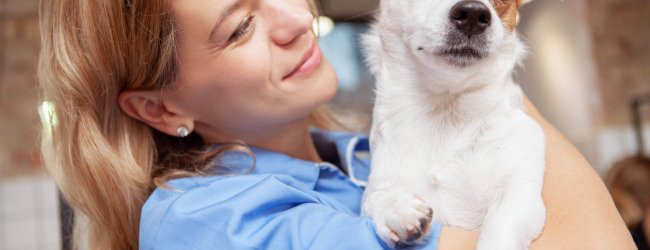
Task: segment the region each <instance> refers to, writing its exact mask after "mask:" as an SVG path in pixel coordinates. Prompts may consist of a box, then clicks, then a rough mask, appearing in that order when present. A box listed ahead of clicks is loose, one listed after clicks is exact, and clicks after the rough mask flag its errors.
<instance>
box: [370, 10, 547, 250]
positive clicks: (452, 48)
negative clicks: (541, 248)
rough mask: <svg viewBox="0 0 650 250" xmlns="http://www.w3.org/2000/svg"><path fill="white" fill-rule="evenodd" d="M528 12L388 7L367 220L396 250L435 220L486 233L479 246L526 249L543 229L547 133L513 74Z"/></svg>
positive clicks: (378, 58) (381, 36)
mask: <svg viewBox="0 0 650 250" xmlns="http://www.w3.org/2000/svg"><path fill="white" fill-rule="evenodd" d="M497 2H498V3H497ZM477 3H479V4H483V5H484V7H487V9H488V11H489V14H490V15H488V18H489V17H490V16H491V17H492V20H487V19H486V18H485V15H486V14H485V8H484V7H481V6H479V5H478V4H477ZM521 4H523V3H521V2H519V1H517V0H490V1H488V0H478V1H459V0H410V1H403V0H382V2H381V13H380V15H379V17H378V20H377V23H376V24H375V26H374V27H373V29H372V30H371V33H370V34H368V35H367V36H366V37H365V39H364V43H365V45H366V46H367V48H368V51H367V52H368V53H367V54H368V57H369V64H370V66H371V70H372V71H373V73H374V74H375V76H376V78H377V98H376V104H375V109H374V120H373V127H372V131H371V135H370V136H371V147H372V151H373V152H372V153H373V158H372V162H373V167H372V172H371V175H370V180H369V184H368V187H367V189H366V193H365V195H364V203H363V208H362V212H363V213H364V214H365V215H367V216H369V217H371V218H372V219H373V220H374V221H375V223H376V224H377V230H378V233H379V234H380V236H381V237H382V239H384V240H385V241H386V242H388V243H390V244H393V246H395V245H399V244H411V243H414V242H416V241H417V240H418V239H419V238H421V236H422V235H424V234H426V230H427V227H428V224H429V222H430V221H433V222H434V223H442V224H444V225H448V226H451V227H456V228H460V229H464V230H471V231H480V232H481V235H480V238H479V243H478V244H479V245H478V248H479V249H498V250H508V249H526V248H527V247H529V245H530V243H531V241H532V240H534V239H535V238H536V237H537V236H538V235H539V233H540V232H541V230H542V228H543V225H544V222H545V215H546V214H545V208H544V204H543V201H542V197H541V191H542V183H543V176H544V135H543V131H542V129H541V128H540V127H539V125H537V123H535V122H534V121H533V120H532V119H531V118H529V117H528V116H527V115H526V114H525V113H524V111H523V94H522V92H521V89H520V88H519V86H518V85H516V84H515V83H514V82H513V80H512V76H511V74H512V70H513V68H514V67H515V65H516V64H517V62H518V60H520V57H521V55H522V54H524V48H523V45H522V44H521V42H520V41H519V39H518V38H517V35H516V33H515V31H514V26H515V24H516V21H515V20H516V17H517V10H518V7H519V6H520V5H521ZM506 5H507V6H506ZM458 6H460V7H458ZM459 9H461V10H459ZM478 9H480V10H478ZM465 10H469V12H471V13H470V14H469V17H470V19H471V18H473V16H472V15H477V16H476V18H477V22H478V23H477V25H479V24H480V25H482V26H481V27H478V28H477V27H476V26H471V24H470V26H469V27H467V26H466V25H465V23H463V22H462V21H464V20H465V19H463V18H466V17H467V15H466V14H467V13H463V11H465ZM475 12H480V13H478V14H477V13H475ZM513 15H514V16H513ZM497 16H498V18H497ZM459 20H460V21H459ZM486 20H487V21H486ZM475 21H476V20H475ZM486 24H487V27H484V26H485V25H486ZM428 208H431V209H432V210H433V213H432V218H431V217H430V216H431V214H430V210H428Z"/></svg>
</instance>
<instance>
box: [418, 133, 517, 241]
mask: <svg viewBox="0 0 650 250" xmlns="http://www.w3.org/2000/svg"><path fill="white" fill-rule="evenodd" d="M524 129H525V128H522V127H521V126H519V127H518V126H508V125H505V124H502V126H496V127H492V128H489V129H486V130H485V131H475V132H473V133H458V134H453V133H452V134H449V135H446V136H443V135H441V137H443V140H445V141H446V143H444V144H440V146H439V148H437V149H433V148H430V149H425V150H430V152H435V153H432V154H429V155H428V156H427V158H428V159H425V160H424V161H423V162H429V163H431V164H428V165H421V167H420V169H418V171H417V172H419V173H416V174H419V175H420V176H421V177H420V178H421V180H422V182H420V183H419V185H420V187H419V188H421V190H424V196H425V197H426V198H425V199H426V200H427V202H428V204H429V205H430V206H431V207H432V208H433V210H434V211H436V212H435V215H434V220H435V221H437V222H440V223H443V224H445V225H450V226H454V227H458V228H462V229H465V230H472V231H479V230H480V229H481V225H482V222H483V221H484V218H485V216H486V214H487V213H488V211H490V210H491V208H492V206H493V205H494V204H496V203H497V201H498V200H499V197H500V195H501V194H502V192H503V186H504V185H505V184H506V183H508V182H509V177H510V176H512V175H513V174H514V173H515V172H516V171H522V170H521V169H517V168H515V166H512V165H511V164H508V162H511V161H512V160H513V159H516V158H518V157H519V153H520V152H521V150H519V151H518V149H517V145H521V143H520V141H522V140H526V138H521V137H516V136H513V134H519V133H518V130H524ZM422 155H425V154H422ZM414 178H415V177H414Z"/></svg>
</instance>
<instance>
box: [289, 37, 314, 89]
mask: <svg viewBox="0 0 650 250" xmlns="http://www.w3.org/2000/svg"><path fill="white" fill-rule="evenodd" d="M322 60H323V53H322V52H321V50H320V47H318V43H317V42H316V40H314V42H313V43H312V46H311V47H310V48H309V49H308V50H307V51H306V52H305V55H304V56H303V57H302V60H300V63H298V65H297V66H296V67H295V68H294V70H293V71H292V72H291V73H290V74H289V75H287V76H285V77H284V78H283V80H287V79H291V78H296V77H299V76H304V75H308V74H310V73H311V72H313V71H314V70H315V69H316V68H318V66H319V65H320V63H321V61H322Z"/></svg>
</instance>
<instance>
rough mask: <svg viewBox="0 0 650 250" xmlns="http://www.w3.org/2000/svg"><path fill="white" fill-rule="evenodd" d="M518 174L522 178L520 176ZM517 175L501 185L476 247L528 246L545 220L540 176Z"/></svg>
mask: <svg viewBox="0 0 650 250" xmlns="http://www.w3.org/2000/svg"><path fill="white" fill-rule="evenodd" d="M520 177H521V178H520ZM534 178H535V176H530V175H520V176H516V177H513V179H511V181H510V183H508V184H507V185H506V186H504V190H503V193H502V196H501V197H500V198H501V199H500V201H499V202H498V203H497V204H495V207H494V208H493V209H491V211H489V212H488V215H487V217H486V219H485V222H484V224H483V227H482V229H481V235H480V237H479V242H478V247H477V249H479V250H522V249H528V248H529V247H530V244H531V242H532V241H533V240H534V239H536V238H537V237H538V236H539V234H540V233H541V231H542V228H543V227H544V223H545V221H546V208H545V207H544V202H543V200H542V181H543V180H541V179H543V176H542V178H537V179H534Z"/></svg>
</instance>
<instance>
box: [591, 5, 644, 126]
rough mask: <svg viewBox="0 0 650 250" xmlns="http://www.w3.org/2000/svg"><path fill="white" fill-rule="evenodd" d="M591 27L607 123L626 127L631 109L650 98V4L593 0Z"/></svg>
mask: <svg viewBox="0 0 650 250" xmlns="http://www.w3.org/2000/svg"><path fill="white" fill-rule="evenodd" d="M589 2H590V4H589V20H588V22H589V25H590V27H591V33H592V38H593V39H592V40H593V43H594V44H593V53H594V56H595V58H596V65H597V76H598V85H599V88H600V93H601V96H602V98H603V101H604V105H603V106H604V107H605V110H604V117H605V119H606V122H607V123H614V124H617V123H627V122H628V121H629V119H630V118H629V111H628V109H629V108H628V105H629V103H630V101H631V100H632V99H633V98H634V97H635V96H638V95H640V94H643V93H646V94H650V22H649V21H648V16H649V15H650V1H647V0H590V1H589Z"/></svg>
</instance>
